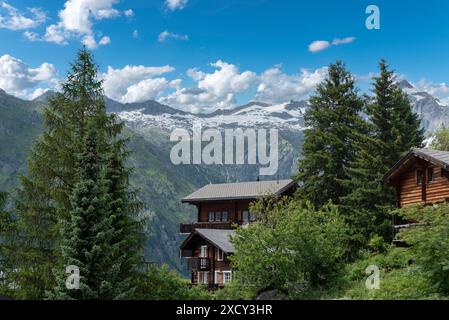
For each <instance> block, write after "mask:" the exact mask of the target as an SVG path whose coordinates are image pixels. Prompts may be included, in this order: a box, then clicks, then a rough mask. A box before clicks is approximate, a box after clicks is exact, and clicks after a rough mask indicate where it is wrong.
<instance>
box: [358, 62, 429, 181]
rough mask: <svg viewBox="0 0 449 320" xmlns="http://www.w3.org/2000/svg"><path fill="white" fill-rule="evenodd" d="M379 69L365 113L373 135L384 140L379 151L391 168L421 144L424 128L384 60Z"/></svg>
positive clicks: (386, 164) (387, 165)
mask: <svg viewBox="0 0 449 320" xmlns="http://www.w3.org/2000/svg"><path fill="white" fill-rule="evenodd" d="M379 69H380V75H379V76H378V77H375V78H374V88H373V93H374V97H373V100H372V102H371V103H370V104H368V107H367V110H366V113H367V114H368V117H369V120H370V122H371V123H372V124H373V132H372V133H373V136H374V137H375V138H376V139H378V140H380V141H382V142H384V143H383V144H380V145H379V146H380V149H379V152H380V155H381V156H382V157H383V159H384V163H385V166H386V167H387V168H390V167H391V166H393V165H394V164H395V163H396V162H397V161H398V160H399V159H400V158H401V157H402V156H403V155H404V154H406V153H407V152H408V151H410V149H411V148H414V147H422V146H423V141H424V129H423V128H421V121H420V119H419V117H418V115H417V114H415V113H413V111H412V106H411V104H410V101H409V99H408V97H407V95H406V93H404V92H403V91H402V90H401V88H400V87H399V86H398V84H397V82H396V76H395V73H394V71H393V70H389V69H388V65H387V63H386V61H385V60H381V61H380V63H379ZM384 173H385V172H384Z"/></svg>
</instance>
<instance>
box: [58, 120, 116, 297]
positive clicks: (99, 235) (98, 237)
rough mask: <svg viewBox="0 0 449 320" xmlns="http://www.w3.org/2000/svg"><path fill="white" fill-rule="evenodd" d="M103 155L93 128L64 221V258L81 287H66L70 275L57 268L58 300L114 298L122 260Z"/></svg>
mask: <svg viewBox="0 0 449 320" xmlns="http://www.w3.org/2000/svg"><path fill="white" fill-rule="evenodd" d="M102 163H103V159H102V155H101V154H99V150H98V140H97V132H96V131H95V129H93V128H92V129H90V130H89V134H88V136H87V138H86V142H85V150H84V152H83V153H82V154H81V155H80V159H79V165H78V166H77V168H78V172H79V173H78V179H77V182H76V183H75V185H74V187H73V190H72V193H71V195H70V197H69V198H70V205H71V211H70V214H69V218H68V220H67V221H64V222H63V223H62V228H61V236H62V237H63V240H62V244H61V260H62V261H63V267H64V264H65V265H66V266H76V267H77V268H79V271H80V287H79V290H76V289H75V290H74V289H69V288H67V287H66V279H67V275H66V274H64V273H63V272H61V271H65V268H63V270H58V272H57V282H58V287H57V288H56V290H55V294H54V296H50V297H52V298H56V299H113V298H115V297H116V292H115V289H116V288H115V286H114V285H115V278H116V275H115V274H116V271H118V265H119V264H120V262H119V261H114V260H113V259H112V258H113V257H114V253H115V252H116V251H117V250H118V248H117V247H118V245H119V244H118V243H117V242H115V243H114V242H113V238H114V236H115V233H116V230H115V229H114V226H113V219H114V215H113V213H112V212H111V211H110V209H111V206H110V204H111V200H112V199H111V198H110V196H109V194H108V187H107V183H106V181H105V180H104V178H103V177H102Z"/></svg>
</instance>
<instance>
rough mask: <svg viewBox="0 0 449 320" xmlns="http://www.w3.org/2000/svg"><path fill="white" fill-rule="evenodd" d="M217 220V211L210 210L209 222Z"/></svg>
mask: <svg viewBox="0 0 449 320" xmlns="http://www.w3.org/2000/svg"><path fill="white" fill-rule="evenodd" d="M214 220H215V212H211V211H209V222H212V221H214Z"/></svg>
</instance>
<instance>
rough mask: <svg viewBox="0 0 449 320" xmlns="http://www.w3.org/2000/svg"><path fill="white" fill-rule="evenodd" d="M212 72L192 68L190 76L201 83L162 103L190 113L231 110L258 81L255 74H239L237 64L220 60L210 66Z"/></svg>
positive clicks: (163, 100) (165, 99)
mask: <svg viewBox="0 0 449 320" xmlns="http://www.w3.org/2000/svg"><path fill="white" fill-rule="evenodd" d="M211 66H212V67H214V68H215V71H214V72H212V73H204V72H201V71H199V70H197V69H190V71H188V75H189V76H190V77H192V78H193V79H196V80H198V83H197V87H194V88H179V89H178V90H176V91H175V92H173V93H171V94H169V95H168V96H165V97H162V98H160V101H161V102H163V103H167V104H169V105H173V106H175V107H178V108H181V109H184V110H188V111H191V112H202V111H204V112H207V111H213V110H215V109H218V108H230V107H232V106H234V105H235V103H236V96H237V94H239V93H242V92H245V91H247V90H248V89H249V88H250V87H251V86H252V85H253V84H255V83H256V81H257V75H256V73H254V72H252V71H244V72H240V71H239V69H238V67H237V66H236V65H233V64H230V63H226V62H224V61H221V60H218V61H217V62H215V63H212V64H211Z"/></svg>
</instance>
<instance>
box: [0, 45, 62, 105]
mask: <svg viewBox="0 0 449 320" xmlns="http://www.w3.org/2000/svg"><path fill="white" fill-rule="evenodd" d="M57 82H58V80H57V71H56V68H55V66H54V65H52V64H50V63H47V62H45V63H42V64H41V65H40V66H38V67H36V68H30V67H28V66H27V65H26V64H25V63H24V62H23V61H22V60H20V59H17V58H15V57H12V56H10V55H8V54H5V55H3V56H1V57H0V88H1V89H3V90H5V91H6V92H8V93H10V94H13V95H15V96H18V97H22V98H32V97H33V96H34V95H35V94H36V92H37V93H38V92H43V91H42V90H45V89H44V88H40V89H39V88H36V87H37V86H41V85H44V86H47V88H48V87H50V88H53V87H55V86H56V84H57ZM36 90H40V91H36Z"/></svg>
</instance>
